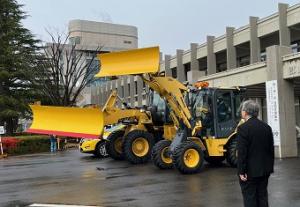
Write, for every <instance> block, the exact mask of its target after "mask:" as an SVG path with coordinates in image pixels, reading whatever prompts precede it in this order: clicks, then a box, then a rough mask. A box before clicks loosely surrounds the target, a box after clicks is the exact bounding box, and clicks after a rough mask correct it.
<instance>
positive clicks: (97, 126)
mask: <svg viewBox="0 0 300 207" xmlns="http://www.w3.org/2000/svg"><path fill="white" fill-rule="evenodd" d="M99 59H100V62H101V69H100V71H99V73H98V74H96V77H105V76H114V77H115V76H120V75H140V76H141V78H142V79H143V81H144V82H145V83H146V84H147V85H148V86H149V88H150V89H152V90H153V91H155V92H156V93H157V94H158V95H159V96H160V97H161V98H163V99H164V101H165V103H166V104H167V105H168V107H166V108H167V109H168V110H167V111H166V113H165V115H164V117H165V120H166V117H167V114H169V117H170V118H171V120H172V122H171V124H169V122H166V124H164V125H163V126H160V128H163V134H164V140H162V141H160V142H158V143H157V144H156V145H155V147H154V150H153V153H152V156H153V160H154V163H155V164H156V165H157V166H158V167H160V168H170V167H172V166H175V167H176V168H177V169H178V170H179V171H180V172H181V173H187V174H189V173H196V172H199V171H200V170H201V169H202V166H203V163H204V159H206V160H207V161H209V162H220V161H222V160H223V159H224V158H225V157H227V161H228V162H229V163H230V164H231V165H233V166H234V165H235V164H236V151H235V150H236V146H235V145H236V139H235V127H236V126H237V123H238V120H239V117H238V116H237V114H238V110H237V108H238V106H239V102H240V98H239V92H240V90H238V89H215V88H207V87H205V84H204V85H203V84H197V85H196V87H194V88H189V87H187V86H185V85H183V84H182V83H180V82H179V81H178V80H176V79H174V78H172V77H166V76H165V74H164V73H160V72H159V48H158V47H152V48H143V49H136V50H130V51H123V52H115V53H106V54H100V55H99ZM199 85H200V86H199ZM112 96H113V97H116V94H114V93H112ZM218 97H220V98H218ZM226 101H227V102H226ZM114 103H115V99H114V98H111V99H108V101H107V103H106V105H105V106H104V107H103V109H102V110H99V109H98V110H96V109H93V111H92V110H91V111H79V109H73V108H70V109H68V110H70V113H61V112H60V111H59V110H57V109H55V110H54V111H55V113H54V111H53V112H52V113H54V114H59V113H60V115H59V116H58V117H56V118H55V119H51V120H52V121H51V124H52V125H50V126H49V125H48V126H45V125H44V123H45V120H47V119H49V118H46V116H45V114H42V113H45V112H46V111H47V108H43V109H41V110H38V109H37V108H35V107H36V106H33V107H32V109H33V112H34V122H33V125H32V126H31V130H29V131H31V132H34V131H38V132H41V130H44V131H46V133H47V134H49V129H51V130H52V131H54V132H55V133H54V134H58V135H59V133H60V132H61V131H62V132H64V131H67V132H68V134H71V135H73V136H78V135H81V134H83V135H85V136H94V137H95V136H96V137H99V135H101V134H102V132H103V126H104V125H108V124H112V123H118V122H120V121H122V119H127V120H129V123H130V126H129V127H126V130H124V131H115V132H113V133H111V135H110V137H109V139H108V140H109V141H108V142H107V149H108V150H109V149H110V148H112V149H114V152H116V155H117V156H115V159H118V158H119V156H120V155H121V154H122V153H124V154H126V159H128V160H129V161H130V162H132V163H143V162H145V160H148V159H149V158H150V154H149V152H150V150H151V149H152V146H153V145H154V141H153V132H152V129H156V127H155V126H154V124H153V122H152V118H151V117H152V116H151V114H150V113H148V111H143V110H142V111H141V110H136V109H126V110H121V109H118V108H115V107H113V106H114ZM60 110H62V111H64V109H61V108H60ZM68 110H66V111H68ZM74 111H76V112H75V113H74ZM38 113H40V114H38ZM48 113H49V112H48ZM72 114H73V116H70V115H72ZM46 115H49V114H46ZM50 116H53V114H50ZM61 116H62V117H61ZM69 116H70V117H71V118H70V117H69ZM38 117H40V120H39V119H38ZM54 117H55V116H54ZM209 117H210V118H209ZM35 119H36V120H35ZM57 119H59V120H57ZM66 122H69V123H66ZM54 126H55V127H54ZM43 127H44V128H43ZM149 128H152V129H151V130H149ZM175 128H176V129H177V130H174V129H175ZM51 130H50V131H51ZM151 132H152V133H151ZM50 134H51V133H50ZM83 137H84V136H83ZM112 154H113V153H112ZM112 154H111V156H112Z"/></svg>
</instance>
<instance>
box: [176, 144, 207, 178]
mask: <svg viewBox="0 0 300 207" xmlns="http://www.w3.org/2000/svg"><path fill="white" fill-rule="evenodd" d="M191 149H193V150H194V153H198V156H199V159H198V162H197V163H195V165H194V166H188V165H187V164H186V163H185V159H186V158H185V153H186V152H187V150H191ZM172 157H173V163H174V165H175V167H176V168H177V169H178V170H179V172H181V173H182V174H194V173H197V172H200V171H201V170H202V168H203V164H204V153H203V151H202V150H201V148H200V146H198V145H197V144H196V143H194V142H192V141H184V142H182V143H181V144H180V145H179V146H178V147H176V149H175V150H174V152H173V156H172Z"/></svg>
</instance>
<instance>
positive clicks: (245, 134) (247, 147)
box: [237, 100, 274, 207]
mask: <svg viewBox="0 0 300 207" xmlns="http://www.w3.org/2000/svg"><path fill="white" fill-rule="evenodd" d="M258 112H259V107H258V104H257V103H255V102H254V101H251V100H249V101H245V102H244V103H243V104H242V108H241V113H242V118H243V119H244V120H245V123H244V124H242V125H240V126H239V127H238V133H237V135H238V137H237V139H238V146H237V153H238V175H239V180H240V186H241V190H242V194H243V199H244V206H245V207H265V206H269V205H268V190H267V186H268V179H269V176H270V174H271V173H273V170H274V168H273V166H274V142H273V133H272V129H271V127H270V126H269V125H268V124H266V123H264V122H262V121H260V120H259V119H257V116H258Z"/></svg>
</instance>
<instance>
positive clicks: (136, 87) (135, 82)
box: [134, 81, 138, 94]
mask: <svg viewBox="0 0 300 207" xmlns="http://www.w3.org/2000/svg"><path fill="white" fill-rule="evenodd" d="M134 88H135V94H138V84H137V81H134Z"/></svg>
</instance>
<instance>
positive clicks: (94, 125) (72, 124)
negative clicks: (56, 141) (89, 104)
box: [27, 105, 104, 139]
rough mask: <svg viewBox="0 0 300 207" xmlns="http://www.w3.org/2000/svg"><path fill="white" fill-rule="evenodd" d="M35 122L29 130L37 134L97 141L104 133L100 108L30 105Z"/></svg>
mask: <svg viewBox="0 0 300 207" xmlns="http://www.w3.org/2000/svg"><path fill="white" fill-rule="evenodd" d="M30 108H31V110H32V112H33V122H32V125H31V127H30V128H29V129H28V130H27V132H29V133H35V134H55V135H59V136H67V137H80V138H81V137H83V138H94V139H97V138H99V136H100V135H101V134H102V132H103V128H104V119H103V113H102V111H101V110H100V108H75V107H56V106H40V105H30Z"/></svg>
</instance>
